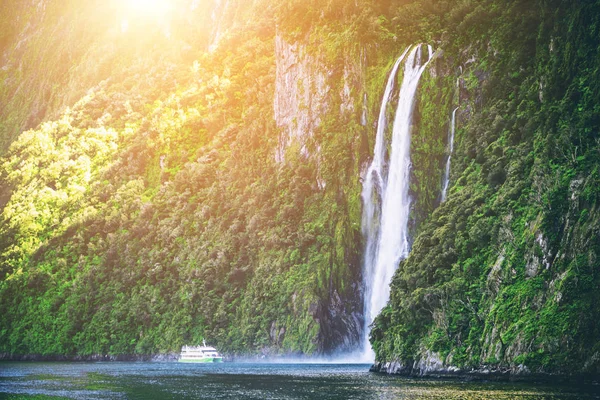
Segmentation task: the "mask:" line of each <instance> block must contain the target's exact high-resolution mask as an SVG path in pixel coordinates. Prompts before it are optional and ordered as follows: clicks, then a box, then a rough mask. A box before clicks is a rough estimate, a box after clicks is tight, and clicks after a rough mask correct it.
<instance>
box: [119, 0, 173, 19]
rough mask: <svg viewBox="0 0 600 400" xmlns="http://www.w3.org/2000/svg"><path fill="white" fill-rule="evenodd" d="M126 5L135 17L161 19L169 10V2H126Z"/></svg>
mask: <svg viewBox="0 0 600 400" xmlns="http://www.w3.org/2000/svg"><path fill="white" fill-rule="evenodd" d="M127 5H128V8H129V10H130V11H131V12H132V13H134V14H136V15H137V16H152V17H161V16H164V15H165V14H167V13H168V12H169V11H170V10H171V2H170V1H169V0H127Z"/></svg>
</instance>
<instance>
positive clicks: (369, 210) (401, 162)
mask: <svg viewBox="0 0 600 400" xmlns="http://www.w3.org/2000/svg"><path fill="white" fill-rule="evenodd" d="M422 48H423V46H422V45H418V46H414V47H413V48H412V50H410V53H408V50H409V49H407V50H406V51H405V52H404V54H403V55H402V56H401V57H400V58H399V59H398V61H396V64H395V65H394V68H393V69H392V72H391V74H390V77H389V79H388V82H387V86H386V90H385V93H384V96H383V100H382V104H381V110H380V112H379V120H378V124H377V137H376V142H375V149H374V155H373V161H372V163H371V165H370V166H369V169H368V170H367V174H366V176H365V181H364V184H363V191H362V199H363V205H364V208H363V218H362V230H363V234H364V236H365V239H366V248H365V257H364V288H365V291H364V301H365V302H364V311H365V325H364V329H363V346H362V356H361V359H362V360H363V361H373V359H374V353H373V350H372V349H371V345H370V343H369V338H368V336H369V335H368V334H369V330H370V325H371V323H372V322H373V320H374V319H375V317H376V316H377V314H378V313H379V312H380V311H381V309H382V308H383V307H384V306H385V304H386V303H387V301H388V300H389V296H390V287H389V285H390V282H391V280H392V275H393V274H394V272H395V270H396V267H397V266H398V263H399V262H400V260H402V259H403V258H405V257H406V256H407V255H408V252H409V250H410V248H409V247H410V246H409V237H408V219H409V212H410V203H411V199H410V197H409V178H410V165H411V164H410V137H411V132H410V130H411V124H412V115H413V109H414V104H415V95H416V92H417V88H418V85H419V80H420V78H421V75H422V74H423V71H425V68H426V67H427V64H428V63H429V61H430V60H431V59H432V57H433V49H432V48H431V46H427V51H428V54H427V56H428V57H427V60H426V61H425V62H423V60H422V59H423V57H424V55H423V51H422ZM407 54H408V56H407ZM405 57H406V61H405V62H404V76H403V80H402V85H401V87H400V93H399V97H398V106H397V109H396V113H395V117H394V124H393V130H392V140H391V150H390V154H389V159H388V161H387V175H386V168H385V166H386V162H385V154H386V152H385V149H386V143H385V128H386V126H387V121H386V116H385V113H386V109H387V105H388V103H389V101H390V99H391V93H392V90H393V86H394V79H395V78H394V77H395V76H396V73H397V70H398V67H399V65H400V63H401V62H402V61H403V60H404V58H405Z"/></svg>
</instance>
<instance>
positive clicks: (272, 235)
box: [0, 0, 600, 374]
mask: <svg viewBox="0 0 600 400" xmlns="http://www.w3.org/2000/svg"><path fill="white" fill-rule="evenodd" d="M0 11H1V12H0V358H7V359H10V358H20V357H23V356H27V355H35V356H42V357H56V356H68V357H80V358H85V357H93V356H98V355H109V356H113V357H121V356H140V357H143V356H149V355H154V354H165V353H176V352H178V351H179V349H180V348H181V346H182V345H184V344H191V343H200V342H201V341H202V340H203V339H206V340H207V341H209V342H210V343H211V344H214V345H216V346H217V347H218V348H219V349H220V350H222V351H223V352H224V353H226V354H228V355H257V354H258V355H271V356H274V355H322V354H332V353H339V352H351V351H352V350H353V349H355V348H356V347H357V346H358V345H359V342H360V340H361V336H362V335H363V334H364V333H363V330H362V327H363V319H364V316H363V298H362V297H363V287H362V282H363V280H362V268H363V265H362V259H363V258H362V257H363V251H364V238H363V236H362V234H361V212H362V207H363V204H362V201H361V187H362V182H363V178H364V176H363V174H364V171H365V168H366V166H367V165H368V163H369V162H370V160H371V158H372V155H373V144H374V140H375V132H376V128H377V127H376V123H377V115H378V114H379V111H380V110H379V107H380V105H381V97H382V95H383V91H384V88H385V83H386V79H387V77H388V74H389V73H390V70H391V68H392V65H393V64H394V62H395V61H396V59H397V58H398V56H399V55H400V54H401V53H402V52H403V51H404V50H405V49H406V48H407V46H410V45H414V44H418V43H427V44H430V45H431V46H432V47H433V49H434V51H435V54H434V57H433V60H432V62H431V63H430V65H429V67H428V68H427V70H426V71H425V73H424V75H423V78H422V81H421V83H420V86H419V91H418V99H417V104H416V107H415V110H414V113H415V117H414V125H413V127H412V132H413V137H412V144H411V187H410V192H411V197H412V198H413V199H414V201H413V208H412V210H411V220H410V221H411V222H410V232H411V247H412V251H411V253H410V255H409V256H408V258H406V259H405V260H403V261H402V262H400V264H399V266H398V270H397V272H396V275H395V276H394V279H393V281H392V283H391V288H392V292H391V299H390V302H389V304H388V306H387V307H386V308H384V310H383V311H382V313H381V314H380V316H379V317H378V318H377V319H376V321H375V323H374V324H373V330H372V332H371V343H372V345H373V348H374V350H375V352H376V357H377V362H378V363H380V364H378V365H379V368H380V369H384V370H388V371H389V372H401V373H423V372H424V371H426V370H428V369H431V368H433V369H449V368H455V369H461V370H470V369H482V368H487V369H498V370H510V371H512V372H524V371H532V372H550V373H563V374H566V373H590V374H598V373H599V372H600V323H599V322H598V321H600V290H599V289H600V261H598V259H597V257H598V253H599V252H600V215H598V214H597V212H598V211H597V202H598V197H599V195H600V192H599V191H600V189H599V188H600V164H599V163H598V160H599V159H600V158H599V156H600V154H599V152H600V139H599V138H600V71H599V69H600V2H598V1H567V0H534V1H531V0H385V1H371V0H356V1H352V2H348V1H344V0H327V1H317V0H310V1H306V0H281V1H273V0H253V1H241V0H230V1H219V0H215V1H212V0H210V1H209V0H153V1H148V2H146V3H144V2H140V1H136V0H127V1H116V0H114V1H100V0H87V1H84V0H70V1H68V2H65V1H59V0H41V1H33V0H28V1H17V0H8V1H4V2H2V4H0ZM396 96H397V94H396ZM456 107H458V111H457V113H456V116H457V118H456V126H457V129H456V141H455V145H454V154H453V156H452V168H451V173H450V187H449V192H448V197H447V199H446V200H445V201H443V202H442V201H441V198H440V192H441V189H442V176H443V172H444V165H445V163H446V158H447V155H448V154H447V152H448V130H449V125H450V119H451V115H452V111H453V110H454V109H455V108H456Z"/></svg>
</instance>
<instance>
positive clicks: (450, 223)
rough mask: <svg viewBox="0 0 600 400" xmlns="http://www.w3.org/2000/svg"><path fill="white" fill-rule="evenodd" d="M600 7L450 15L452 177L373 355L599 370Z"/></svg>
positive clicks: (533, 6)
mask: <svg viewBox="0 0 600 400" xmlns="http://www.w3.org/2000/svg"><path fill="white" fill-rule="evenodd" d="M463 4H464V5H465V6H464V7H467V6H466V5H467V4H469V3H468V2H463ZM599 6H600V4H599V3H597V2H596V3H595V4H592V2H588V3H586V4H585V5H582V4H576V3H571V2H561V1H539V2H518V1H515V2H510V4H509V5H508V6H506V5H505V2H502V3H500V2H494V1H487V2H482V4H481V5H479V6H478V7H472V8H464V9H463V11H461V12H462V13H463V16H462V22H461V23H460V24H458V25H454V26H452V25H451V24H446V23H444V25H446V26H447V27H448V30H447V32H446V33H445V38H444V39H443V42H442V47H443V48H444V49H445V51H446V55H448V54H456V58H454V57H446V58H445V61H446V63H447V64H446V69H447V70H451V71H454V70H456V69H458V66H459V65H462V66H463V68H464V70H463V73H462V75H461V76H460V83H461V85H460V87H461V89H460V107H461V108H460V111H459V121H458V132H457V151H456V153H457V154H456V156H455V157H454V158H453V160H454V163H453V165H452V182H453V185H452V186H451V190H450V194H449V198H448V200H447V202H445V203H444V204H442V205H441V206H440V208H438V209H437V210H435V211H434V212H433V214H431V215H430V216H429V217H428V218H427V220H426V222H425V223H424V224H422V225H420V226H419V235H418V236H417V238H416V240H415V242H414V246H413V251H412V253H411V255H410V256H409V258H408V259H407V260H405V261H403V262H402V263H401V265H400V267H399V270H398V273H397V274H396V276H395V277H394V280H393V283H392V300H391V302H390V304H389V306H388V307H387V308H386V309H385V310H384V311H383V312H382V314H381V315H380V317H379V318H378V319H377V320H376V322H375V327H374V330H373V332H372V341H373V345H374V346H375V348H376V350H377V356H378V360H380V361H391V360H400V361H402V363H403V364H405V365H412V364H413V362H414V361H418V360H420V359H421V358H423V357H426V355H425V353H426V351H427V350H430V351H433V352H435V353H436V354H437V356H438V358H440V359H441V360H442V361H443V362H445V363H446V365H454V366H458V367H461V368H478V367H480V366H481V365H482V364H483V365H486V366H488V367H491V368H496V367H500V368H516V367H517V366H518V365H520V364H522V365H525V366H526V367H528V368H529V369H530V370H532V371H536V372H537V371H546V372H569V373H573V372H587V373H592V374H597V373H598V368H599V366H600V363H599V362H600V361H599V360H600V357H599V354H600V353H599V350H600V347H599V346H600V342H599V341H598V338H599V336H598V334H599V329H600V324H598V322H597V321H598V317H599V316H600V308H599V306H598V304H599V300H600V298H599V296H600V295H599V292H598V290H597V289H598V287H599V285H600V274H599V271H598V260H597V256H598V252H599V251H600V247H599V246H600V241H599V240H598V232H599V229H600V224H599V222H598V219H597V217H596V212H597V201H598V196H599V195H600V192H599V191H598V177H599V175H598V172H599V171H598V164H597V162H596V161H593V160H596V159H597V154H598V151H599V149H600V147H599V143H598V133H599V128H600V125H599V122H600V121H599V120H598V118H597V115H598V114H597V111H598V101H599V100H600V98H599V96H600V92H599V91H598V90H597V89H598V88H597V85H598V84H597V79H598V78H599V73H600V71H599V68H598V65H599V64H598V49H599V42H598V23H599V22H600V21H599V20H598V10H599ZM460 10H461V8H460V7H458V8H457V9H456V10H455V11H454V12H455V13H456V12H459V11H460ZM448 18H449V19H450V20H452V18H453V17H452V15H450V16H449V17H448ZM438 88H439V89H438V90H440V93H441V94H442V95H443V94H444V93H445V90H446V89H444V86H443V85H438Z"/></svg>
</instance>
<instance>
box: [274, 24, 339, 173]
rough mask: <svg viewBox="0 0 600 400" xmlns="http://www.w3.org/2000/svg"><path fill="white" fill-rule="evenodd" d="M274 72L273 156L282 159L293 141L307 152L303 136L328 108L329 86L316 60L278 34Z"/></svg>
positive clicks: (305, 139) (313, 128)
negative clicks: (275, 128)
mask: <svg viewBox="0 0 600 400" xmlns="http://www.w3.org/2000/svg"><path fill="white" fill-rule="evenodd" d="M275 56H276V63H277V72H276V74H277V75H276V80H275V99H274V101H273V107H274V112H275V122H276V123H277V126H278V127H280V128H281V135H280V138H279V146H278V147H277V152H276V155H275V157H276V159H277V161H279V162H283V161H284V160H285V151H286V149H287V148H288V147H289V146H290V145H291V144H292V143H296V144H297V145H298V146H299V147H300V151H301V153H302V154H303V155H304V156H308V155H309V154H310V153H311V151H310V150H309V149H308V148H307V139H308V138H310V137H311V136H312V135H313V133H314V130H315V129H316V128H317V127H318V126H319V124H320V123H321V118H322V116H323V115H324V114H325V113H327V111H328V108H329V107H328V103H327V96H328V94H329V91H330V88H329V86H328V84H327V76H326V74H325V72H324V68H321V64H320V63H319V61H318V60H317V59H316V58H315V57H313V56H311V55H309V54H307V50H306V47H305V46H304V45H302V44H300V43H294V44H291V43H288V42H287V41H286V40H285V39H284V38H283V36H282V35H281V34H278V35H277V36H276V38H275Z"/></svg>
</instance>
